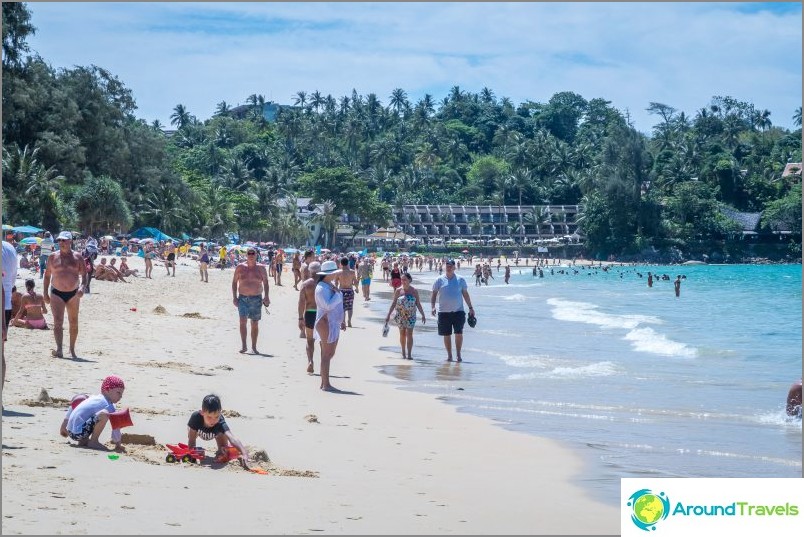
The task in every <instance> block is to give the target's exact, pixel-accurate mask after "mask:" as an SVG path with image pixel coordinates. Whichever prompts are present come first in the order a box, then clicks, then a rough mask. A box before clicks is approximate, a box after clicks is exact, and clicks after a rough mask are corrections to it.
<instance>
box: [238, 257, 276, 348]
mask: <svg viewBox="0 0 804 537" xmlns="http://www.w3.org/2000/svg"><path fill="white" fill-rule="evenodd" d="M238 293H239V294H238ZM263 293H264V294H265V296H264V297H263ZM232 302H233V303H234V305H235V307H236V308H237V312H238V314H239V315H240V342H241V343H242V346H241V348H240V352H241V353H245V352H246V350H247V349H246V329H247V324H248V320H249V319H250V320H251V350H252V352H253V353H254V354H259V352H258V351H257V336H258V335H259V333H260V328H259V323H260V319H262V307H263V306H265V307H266V308H267V307H268V306H270V305H271V299H270V298H268V273H267V272H266V270H265V265H257V250H255V249H253V248H249V249H248V250H247V252H246V262H245V263H240V264H239V265H237V267H236V268H235V272H234V276H233V277H232Z"/></svg>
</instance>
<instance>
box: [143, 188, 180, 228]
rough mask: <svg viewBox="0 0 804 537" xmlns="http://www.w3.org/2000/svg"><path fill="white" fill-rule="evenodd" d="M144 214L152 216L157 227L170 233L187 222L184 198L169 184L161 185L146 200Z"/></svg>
mask: <svg viewBox="0 0 804 537" xmlns="http://www.w3.org/2000/svg"><path fill="white" fill-rule="evenodd" d="M145 207H146V208H145V210H144V211H143V214H144V215H145V216H149V217H151V218H152V221H153V222H154V224H155V225H156V227H157V228H159V229H161V230H163V231H166V232H168V233H174V232H177V231H179V230H180V229H181V228H182V227H184V225H185V223H186V222H187V218H186V212H185V210H184V200H182V199H181V198H180V197H179V195H178V193H177V192H176V189H174V188H171V187H170V186H168V185H164V184H163V185H160V186H159V188H158V189H157V190H156V191H155V192H153V193H152V194H151V195H150V196H149V197H148V198H147V199H146V200H145Z"/></svg>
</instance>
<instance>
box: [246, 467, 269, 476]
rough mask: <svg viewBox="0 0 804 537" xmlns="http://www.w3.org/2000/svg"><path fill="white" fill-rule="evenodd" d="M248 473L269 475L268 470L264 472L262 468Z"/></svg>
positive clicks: (251, 469) (252, 469)
mask: <svg viewBox="0 0 804 537" xmlns="http://www.w3.org/2000/svg"><path fill="white" fill-rule="evenodd" d="M248 471H249V472H254V473H255V474H260V475H268V470H263V469H262V468H249V469H248Z"/></svg>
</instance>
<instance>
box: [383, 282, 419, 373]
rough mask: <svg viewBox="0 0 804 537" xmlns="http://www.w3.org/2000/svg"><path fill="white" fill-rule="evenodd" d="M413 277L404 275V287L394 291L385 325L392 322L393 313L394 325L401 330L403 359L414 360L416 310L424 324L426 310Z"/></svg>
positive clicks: (400, 341)
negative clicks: (414, 285)
mask: <svg viewBox="0 0 804 537" xmlns="http://www.w3.org/2000/svg"><path fill="white" fill-rule="evenodd" d="M412 281H413V276H411V275H410V273H409V272H405V273H404V274H402V287H400V288H399V289H396V290H394V296H393V297H392V298H391V307H390V308H388V315H386V316H385V324H388V321H390V320H391V312H392V311H394V310H396V313H395V314H394V323H395V324H396V326H397V328H399V344H400V345H401V346H402V359H403V360H413V329H414V328H415V327H416V309H418V310H419V312H420V313H421V314H422V324H425V323H426V319H425V317H424V308H423V307H422V302H421V300H419V291H417V290H416V289H415V288H414V287H413V286H412V285H411V282H412Z"/></svg>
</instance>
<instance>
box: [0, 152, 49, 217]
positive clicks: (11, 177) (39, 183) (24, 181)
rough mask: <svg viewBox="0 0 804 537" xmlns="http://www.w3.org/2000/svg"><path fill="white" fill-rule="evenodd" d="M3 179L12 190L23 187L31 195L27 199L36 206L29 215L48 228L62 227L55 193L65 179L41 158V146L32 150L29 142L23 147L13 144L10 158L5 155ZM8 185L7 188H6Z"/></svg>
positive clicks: (32, 207) (29, 204) (30, 204)
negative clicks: (42, 161) (43, 162)
mask: <svg viewBox="0 0 804 537" xmlns="http://www.w3.org/2000/svg"><path fill="white" fill-rule="evenodd" d="M3 179H4V181H5V183H6V185H4V186H6V188H8V189H9V191H13V190H15V189H17V190H22V189H24V191H25V195H26V196H29V198H26V199H25V201H27V202H29V203H28V204H27V205H28V206H29V208H30V209H33V213H35V216H34V214H31V215H30V217H32V218H31V220H36V221H37V222H38V223H41V224H42V226H43V227H44V228H45V229H52V230H56V229H58V228H59V222H58V217H59V207H60V203H59V198H58V196H57V195H56V192H58V191H59V190H60V188H61V185H62V184H63V182H64V176H62V175H59V173H58V171H57V170H56V168H55V167H53V166H51V167H50V168H45V167H44V165H43V164H42V163H41V162H39V148H38V147H35V148H34V149H33V151H31V150H30V149H29V147H28V145H26V146H25V147H24V148H23V149H20V148H19V147H18V146H16V145H14V146H13V149H12V150H11V152H10V155H8V157H7V158H3ZM5 190H6V189H5V188H4V191H5Z"/></svg>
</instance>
